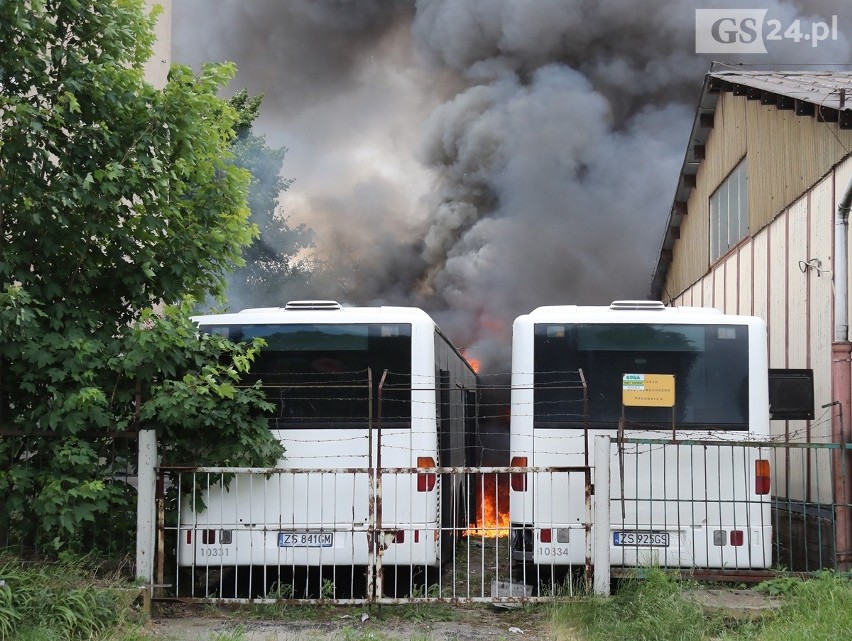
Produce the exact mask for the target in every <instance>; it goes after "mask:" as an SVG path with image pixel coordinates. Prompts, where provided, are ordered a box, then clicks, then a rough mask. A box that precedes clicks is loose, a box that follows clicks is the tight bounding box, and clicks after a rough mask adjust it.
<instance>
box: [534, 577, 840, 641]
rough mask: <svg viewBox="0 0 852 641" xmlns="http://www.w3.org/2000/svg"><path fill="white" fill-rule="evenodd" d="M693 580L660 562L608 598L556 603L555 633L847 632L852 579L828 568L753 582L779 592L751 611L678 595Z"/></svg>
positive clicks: (692, 639) (825, 637)
mask: <svg viewBox="0 0 852 641" xmlns="http://www.w3.org/2000/svg"><path fill="white" fill-rule="evenodd" d="M687 589H690V590H695V589H700V587H699V586H698V585H697V584H695V583H693V582H689V581H684V580H682V579H680V578H679V577H677V576H671V575H667V574H666V573H664V572H663V571H661V570H656V569H652V570H650V571H649V572H648V573H647V575H646V577H645V578H644V579H634V580H629V581H627V582H625V583H624V584H623V585H622V587H621V589H619V591H618V592H617V593H616V594H615V595H614V596H612V597H610V598H602V597H590V598H588V599H583V600H579V601H572V602H568V603H563V604H559V605H556V606H554V607H553V609H552V612H551V627H552V628H553V630H554V631H555V634H556V638H557V639H573V638H577V636H578V635H579V637H580V638H582V639H584V640H586V641H669V640H672V641H711V640H712V641H778V639H783V640H784V641H836V640H837V639H852V581H850V580H849V578H846V577H842V576H837V575H836V574H833V573H829V572H826V573H823V574H821V575H819V576H818V577H816V578H813V579H809V580H805V581H802V580H799V579H795V578H790V577H781V578H778V579H772V580H771V581H767V582H765V583H763V584H760V585H759V586H757V587H756V588H755V589H756V590H759V591H761V592H764V593H765V594H767V595H770V596H775V597H776V598H779V599H782V600H783V601H782V605H781V607H779V608H773V609H768V610H766V611H765V612H763V613H762V614H761V615H760V616H757V617H756V618H754V617H752V618H742V619H741V618H737V617H733V616H725V615H724V613H720V612H718V611H715V612H714V613H712V614H710V613H708V612H706V611H705V610H704V609H703V608H702V607H701V606H700V605H698V604H697V603H695V602H693V601H692V600H690V599H686V598H684V597H683V595H682V593H683V592H684V590H687Z"/></svg>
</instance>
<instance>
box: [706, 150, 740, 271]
mask: <svg viewBox="0 0 852 641" xmlns="http://www.w3.org/2000/svg"><path fill="white" fill-rule="evenodd" d="M746 174H747V170H746V159H745V158H743V159H742V160H741V161H740V163H739V164H738V165H737V166H736V167H734V170H733V171H732V172H731V173H730V174H728V177H727V178H725V180H723V181H722V184H721V185H719V188H718V189H717V190H716V191H715V192H713V195H712V196H710V262H711V263H713V262H715V261H716V260H717V259H718V258H719V257H720V256H722V255H724V254H725V253H726V252H727V251H728V250H729V249H730V248H731V247H733V246H734V245H736V244H737V243H738V242H739V241H740V240H741V239H743V238H745V237H746V235H748V177H747V175H746Z"/></svg>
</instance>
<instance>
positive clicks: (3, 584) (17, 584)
mask: <svg viewBox="0 0 852 641" xmlns="http://www.w3.org/2000/svg"><path fill="white" fill-rule="evenodd" d="M93 574H94V572H93V570H92V568H91V567H90V564H87V561H86V559H76V560H75V559H70V558H63V560H62V561H60V562H58V563H56V564H51V565H41V566H24V565H23V564H22V563H21V562H20V561H19V560H17V559H15V558H12V557H0V641H11V639H16V640H18V641H54V639H56V640H63V641H64V640H66V639H71V640H73V639H87V640H88V639H106V638H109V637H110V636H111V637H112V638H115V639H119V640H120V641H121V640H126V641H133V639H134V638H144V637H142V636H140V634H141V633H139V634H137V632H138V630H134V629H133V628H134V626H133V625H127V621H126V618H125V610H126V609H127V608H128V606H129V603H128V602H127V600H126V598H124V597H123V596H122V593H121V591H120V590H118V589H117V588H110V587H99V586H97V585H95V584H94V583H93V580H92V578H91V577H92V576H93ZM122 628H126V629H122ZM120 635H124V636H120ZM134 635H136V636H135V637H134Z"/></svg>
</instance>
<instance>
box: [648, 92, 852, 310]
mask: <svg viewBox="0 0 852 641" xmlns="http://www.w3.org/2000/svg"><path fill="white" fill-rule="evenodd" d="M849 150H852V130H841V129H839V127H838V125H837V123H826V122H817V121H816V119H815V118H813V117H810V116H796V115H795V112H793V111H779V110H778V109H777V108H776V107H775V106H774V105H761V104H760V101H756V100H747V99H746V97H745V96H734V95H733V94H732V93H730V92H725V93H723V94H722V95H721V96H720V97H719V102H718V103H717V106H716V112H715V118H714V122H713V131H712V132H711V133H710V135H709V137H708V138H707V142H706V144H705V159H704V160H703V161H702V163H701V166H700V167H699V169H698V173H697V175H696V186H695V188H694V189H693V190H692V192H691V194H690V197H689V200H688V203H687V207H688V209H687V211H688V215H687V216H685V217H684V219H683V221H682V222H681V230H680V239H679V240H678V241H677V242H675V244H674V247H673V250H672V264H671V266H670V268H669V269H668V272H667V275H666V282H665V285H664V292H665V294H666V296H667V298H668V299H673V298H676V297H677V296H679V295H680V294H681V293H682V292H684V291H685V290H686V289H687V288H688V287H689V286H690V285H692V284H693V283H695V282H697V281H698V280H699V279H700V278H702V277H703V276H704V275H706V274H707V272H708V269H709V267H710V264H709V263H710V258H709V256H710V253H709V247H710V241H709V227H710V222H709V220H710V211H709V202H710V196H711V195H712V194H713V192H714V191H715V190H716V188H717V187H718V186H719V184H720V183H721V182H722V181H723V180H724V179H725V178H726V177H727V175H728V174H729V173H730V172H731V170H732V169H733V168H734V167H735V166H736V165H737V163H739V162H740V160H742V159H743V157H746V162H747V165H748V168H747V172H748V202H749V231H750V233H751V234H752V235H756V234H757V233H758V232H759V231H760V230H761V229H763V228H764V227H765V226H766V225H768V224H769V223H770V222H771V221H772V220H774V219H775V217H776V216H778V215H779V214H781V212H782V211H784V210H785V209H786V208H787V207H789V206H790V205H791V204H792V203H793V201H794V200H796V199H797V198H798V197H799V196H801V195H802V194H803V193H804V192H805V191H806V190H807V189H809V188H810V187H811V186H812V185H813V184H815V183H816V182H818V181H819V180H820V179H821V178H822V177H823V176H825V175H826V174H827V173H828V172H829V171H830V170H831V168H832V167H833V166H835V165H836V164H837V163H838V162H840V161H841V160H842V159H843V158H844V157H846V156H847V155H848V154H849ZM845 187H846V184H845V183H844V184H843V185H842V186H841V187H840V189H841V190H842V189H845Z"/></svg>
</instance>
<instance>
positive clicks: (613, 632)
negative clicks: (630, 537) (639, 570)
mask: <svg viewBox="0 0 852 641" xmlns="http://www.w3.org/2000/svg"><path fill="white" fill-rule="evenodd" d="M684 587H685V586H684V583H683V582H682V581H681V580H679V579H676V578H672V577H670V576H668V575H667V574H665V573H664V572H662V571H661V570H656V569H653V570H651V571H650V572H648V574H647V576H646V578H645V579H641V580H640V579H631V580H627V581H625V582H624V583H623V584H622V586H621V589H620V590H619V591H618V593H617V594H616V595H615V596H613V597H610V598H609V599H605V598H600V597H591V598H589V599H582V600H579V601H570V602H568V603H564V604H560V605H558V606H555V607H554V611H553V625H554V627H555V628H556V629H557V630H563V631H564V630H565V629H576V630H579V631H580V632H581V633H582V636H583V637H584V638H585V639H588V640H589V641H622V640H624V641H657V640H659V639H673V640H675V639H676V640H677V641H693V640H694V641H700V640H702V639H705V638H707V636H706V635H707V632H708V622H707V620H706V618H705V616H704V613H703V611H702V610H701V608H700V607H699V606H698V605H696V604H694V603H691V602H689V601H686V600H684V599H682V598H681V592H682V590H683V589H684Z"/></svg>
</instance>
